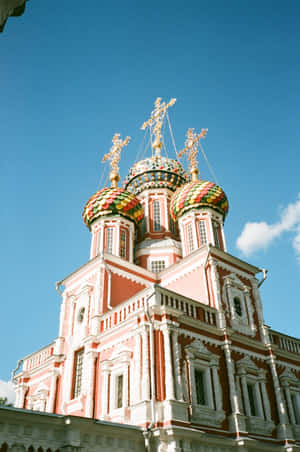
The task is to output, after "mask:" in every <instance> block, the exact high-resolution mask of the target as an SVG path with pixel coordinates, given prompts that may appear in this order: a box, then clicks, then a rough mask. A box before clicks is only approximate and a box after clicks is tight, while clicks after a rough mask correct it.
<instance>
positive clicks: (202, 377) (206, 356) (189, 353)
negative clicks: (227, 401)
mask: <svg viewBox="0 0 300 452" xmlns="http://www.w3.org/2000/svg"><path fill="white" fill-rule="evenodd" d="M184 354H185V359H186V361H187V369H188V375H187V378H185V380H186V382H185V383H184V384H186V388H184V391H185V392H186V393H188V392H189V395H188V398H189V401H190V406H191V419H192V421H195V422H199V421H200V422H201V423H202V424H204V425H210V426H212V425H213V426H220V425H221V422H222V421H223V420H224V419H225V412H224V410H223V407H222V403H223V401H222V387H221V384H220V378H219V371H218V360H219V358H218V356H216V355H214V354H213V353H212V352H211V351H210V350H208V349H207V348H206V347H205V345H204V344H203V342H202V341H201V340H194V341H193V342H192V343H191V344H189V345H187V346H185V347H184ZM188 380H189V384H188Z"/></svg>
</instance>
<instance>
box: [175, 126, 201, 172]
mask: <svg viewBox="0 0 300 452" xmlns="http://www.w3.org/2000/svg"><path fill="white" fill-rule="evenodd" d="M194 130H195V129H188V131H187V134H186V140H185V143H184V144H185V148H184V149H182V150H181V151H180V152H179V154H178V158H180V157H182V156H183V154H185V153H187V154H188V155H187V158H188V159H189V161H190V172H191V174H192V180H197V174H198V168H197V164H198V162H197V154H198V146H199V141H200V139H201V138H204V137H205V136H206V134H207V129H202V130H201V132H200V133H199V134H198V135H197V134H196V133H195V132H194Z"/></svg>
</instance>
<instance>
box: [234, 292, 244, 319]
mask: <svg viewBox="0 0 300 452" xmlns="http://www.w3.org/2000/svg"><path fill="white" fill-rule="evenodd" d="M233 305H234V310H235V313H236V314H237V315H238V316H239V317H242V315H243V311H242V303H241V300H240V299H239V297H234V299H233Z"/></svg>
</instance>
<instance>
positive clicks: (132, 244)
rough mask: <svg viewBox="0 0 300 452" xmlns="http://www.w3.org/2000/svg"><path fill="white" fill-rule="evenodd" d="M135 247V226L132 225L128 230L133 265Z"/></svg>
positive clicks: (130, 260)
mask: <svg viewBox="0 0 300 452" xmlns="http://www.w3.org/2000/svg"><path fill="white" fill-rule="evenodd" d="M133 247H134V225H133V224H132V223H131V224H130V226H129V228H128V250H129V262H131V263H133Z"/></svg>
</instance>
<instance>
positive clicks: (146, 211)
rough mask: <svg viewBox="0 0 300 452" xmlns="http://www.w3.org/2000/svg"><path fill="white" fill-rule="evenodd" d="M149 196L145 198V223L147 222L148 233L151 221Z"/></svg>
mask: <svg viewBox="0 0 300 452" xmlns="http://www.w3.org/2000/svg"><path fill="white" fill-rule="evenodd" d="M149 218H150V215H149V196H148V194H146V196H145V222H146V229H147V231H146V232H150V221H149Z"/></svg>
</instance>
